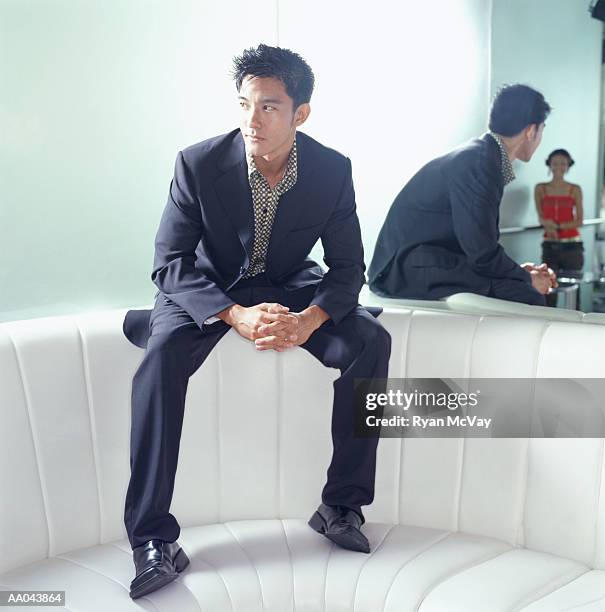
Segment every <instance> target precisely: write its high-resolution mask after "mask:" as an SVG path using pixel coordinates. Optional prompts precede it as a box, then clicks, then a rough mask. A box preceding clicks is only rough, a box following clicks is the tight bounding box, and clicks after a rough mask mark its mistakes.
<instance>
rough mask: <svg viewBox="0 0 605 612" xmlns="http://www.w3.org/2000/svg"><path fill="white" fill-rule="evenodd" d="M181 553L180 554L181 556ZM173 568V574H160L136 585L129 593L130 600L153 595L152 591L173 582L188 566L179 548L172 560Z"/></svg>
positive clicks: (187, 559) (184, 555)
mask: <svg viewBox="0 0 605 612" xmlns="http://www.w3.org/2000/svg"><path fill="white" fill-rule="evenodd" d="M181 553H182V554H181ZM173 563H174V567H175V569H176V573H175V574H161V575H158V574H156V575H154V576H152V577H151V578H149V579H148V580H145V582H143V583H141V584H139V585H137V587H136V588H134V589H132V590H131V591H130V597H131V599H138V598H139V597H143V596H144V595H148V594H149V593H153V591H157V590H158V589H161V588H162V587H163V586H165V585H167V584H169V583H170V582H172V581H173V580H176V579H177V578H178V576H179V574H180V573H181V572H182V571H183V570H184V569H185V568H186V567H187V566H188V565H189V563H190V561H189V558H188V557H187V555H186V554H185V551H184V550H183V549H182V548H180V549H179V552H178V553H176V556H175V557H174V560H173Z"/></svg>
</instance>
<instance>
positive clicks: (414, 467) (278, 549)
mask: <svg viewBox="0 0 605 612" xmlns="http://www.w3.org/2000/svg"><path fill="white" fill-rule="evenodd" d="M125 312H126V311H125V310H122V309H121V310H112V311H106V312H97V313H90V314H86V315H79V316H67V317H52V318H44V319H31V320H26V321H16V322H11V323H5V324H2V325H0V415H1V416H0V423H1V424H2V432H3V434H4V435H3V439H2V444H1V445H0V455H1V460H0V483H1V484H2V503H1V505H0V588H1V589H3V590H9V589H21V590H24V589H27V590H42V589H53V590H65V591H66V601H65V609H68V610H73V611H74V612H75V611H78V612H88V611H103V612H107V611H112V612H113V611H114V610H116V611H121V610H138V609H144V610H150V611H166V612H174V611H178V612H189V611H191V612H199V610H204V612H207V611H208V612H218V611H221V612H222V611H231V612H238V611H243V610H246V611H252V612H254V611H259V612H260V611H265V610H266V611H269V610H270V611H275V612H288V611H291V612H294V611H300V612H303V611H308V612H315V611H322V612H324V611H327V612H329V611H343V610H351V611H353V610H355V611H356V612H366V611H367V612H380V611H381V610H385V611H389V612H403V611H408V610H409V611H420V612H449V611H452V612H454V611H455V612H486V611H487V610H489V611H490V612H500V611H502V612H503V611H510V610H519V611H520V610H523V611H524V612H555V611H559V610H561V611H562V610H570V609H573V610H582V611H584V612H588V611H590V612H596V611H597V610H603V609H604V608H605V491H604V490H603V489H604V488H605V479H603V477H602V476H603V471H604V468H605V464H604V450H605V449H604V443H603V439H602V438H583V439H579V438H575V439H572V438H558V439H556V438H550V439H548V438H533V439H528V438H493V439H487V438H405V439H401V438H384V439H382V440H381V441H380V444H379V446H378V465H377V475H376V494H375V500H374V503H373V504H372V505H371V506H367V507H364V514H365V517H366V524H365V525H364V526H363V528H362V529H363V531H364V532H365V533H366V535H367V536H368V538H369V540H370V544H371V547H372V552H371V553H370V554H369V555H364V554H361V553H354V552H351V551H346V550H343V549H340V548H338V547H335V546H334V545H332V544H331V543H330V542H329V541H328V540H326V539H325V538H323V537H322V536H320V535H319V534H317V533H315V532H314V531H313V530H311V528H310V527H308V526H307V524H306V521H307V520H308V518H309V517H310V515H311V514H312V512H313V511H314V510H315V508H316V507H317V505H318V503H319V501H320V499H319V496H320V491H321V487H322V486H323V484H324V482H325V475H326V469H327V466H328V463H329V459H330V456H331V448H332V447H331V439H330V420H331V401H332V383H333V381H334V379H335V378H336V376H337V374H338V373H337V371H336V370H333V369H329V368H324V367H323V366H322V365H321V364H320V363H319V362H317V361H316V360H315V359H314V358H313V357H312V356H311V355H309V354H308V353H307V352H306V351H304V350H303V349H298V348H297V349H293V350H291V351H287V352H284V353H276V352H272V351H271V352H269V351H268V352H264V353H258V352H256V351H255V350H254V348H253V347H252V345H251V344H250V343H248V342H247V341H245V340H243V339H242V338H240V337H239V336H238V335H237V334H235V333H234V332H229V333H228V334H227V335H226V336H225V337H224V338H223V339H222V340H221V342H220V343H219V344H218V346H217V347H216V348H215V349H214V350H213V351H212V353H211V354H210V356H209V357H208V359H207V361H206V362H205V363H204V364H203V365H202V367H201V368H200V369H199V370H198V371H197V372H196V373H195V374H194V375H193V376H192V378H191V380H190V385H189V389H188V394H187V405H186V412H185V421H184V425H183V434H182V439H181V446H180V456H179V467H178V471H177V479H176V485H175V491H174V497H173V502H172V506H171V512H172V513H173V514H174V515H175V516H176V517H177V518H178V520H179V522H180V524H181V527H182V529H181V535H180V538H179V542H180V543H181V545H182V546H183V547H184V549H185V550H186V552H187V553H188V555H189V557H190V558H191V565H190V566H189V567H188V568H187V569H186V570H185V571H184V572H183V573H182V574H181V575H180V576H179V578H178V579H177V580H176V581H174V582H173V583H171V584H169V585H167V586H166V587H164V588H162V589H160V590H159V591H156V592H154V593H151V594H150V595H148V596H146V597H143V598H141V599H138V600H135V601H132V600H130V598H129V596H128V588H129V584H130V581H131V580H132V578H133V576H134V565H133V563H132V557H131V550H130V545H129V543H128V540H127V538H126V533H125V530H124V525H123V520H122V516H123V508H124V498H125V494H126V487H127V484H128V477H129V434H130V390H131V381H132V377H133V375H134V373H135V371H136V369H137V367H138V365H139V363H140V362H141V359H142V358H143V355H144V352H143V350H142V349H139V348H137V347H135V346H133V345H131V344H130V343H129V342H128V341H127V340H126V338H125V337H124V336H123V334H122V321H123V318H124V315H125ZM379 320H380V321H381V322H382V323H383V325H384V326H385V327H386V328H387V330H388V331H389V332H390V334H391V336H392V339H393V344H392V357H391V362H390V367H389V375H390V376H391V377H394V378H395V377H427V378H430V377H443V378H471V377H474V378H490V377H493V378H500V377H502V378H529V379H532V378H557V377H561V378H562V377H595V378H596V377H599V378H602V377H603V370H604V367H605V366H603V361H602V354H603V346H604V345H605V328H603V327H602V326H598V325H595V326H591V325H586V324H585V323H582V322H579V321H576V322H569V321H553V320H547V319H542V318H540V317H517V316H510V315H508V314H499V315H495V314H491V313H489V312H487V313H483V314H480V313H466V312H465V313H462V312H453V311H450V310H443V309H430V308H428V309H427V308H421V307H414V306H407V307H406V308H401V307H398V308H386V309H385V311H384V312H383V313H382V314H381V315H380V317H379ZM259 381H264V382H263V383H262V384H259ZM567 399H568V400H569V402H573V401H574V399H575V397H574V396H570V397H569V398H567ZM42 609H45V608H42ZM49 609H50V608H49ZM53 609H57V608H53Z"/></svg>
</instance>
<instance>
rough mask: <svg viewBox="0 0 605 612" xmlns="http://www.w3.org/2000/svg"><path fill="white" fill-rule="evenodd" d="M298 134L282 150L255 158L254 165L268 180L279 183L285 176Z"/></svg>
mask: <svg viewBox="0 0 605 612" xmlns="http://www.w3.org/2000/svg"><path fill="white" fill-rule="evenodd" d="M295 136H296V134H294V136H292V138H291V139H290V140H288V142H287V143H285V144H284V146H283V147H281V148H280V150H278V151H275V152H274V153H271V154H270V155H259V156H254V164H255V165H256V169H257V170H258V171H259V172H260V173H261V174H262V175H263V176H264V177H265V178H266V179H267V180H271V179H273V180H275V179H276V178H277V181H276V182H279V179H280V178H281V177H282V176H283V175H284V172H285V171H286V167H287V165H288V157H289V156H290V151H291V150H292V145H293V144H294V138H295Z"/></svg>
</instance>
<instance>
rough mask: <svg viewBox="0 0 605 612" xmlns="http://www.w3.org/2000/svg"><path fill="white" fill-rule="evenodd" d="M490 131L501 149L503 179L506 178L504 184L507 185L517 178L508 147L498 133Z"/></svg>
mask: <svg viewBox="0 0 605 612" xmlns="http://www.w3.org/2000/svg"><path fill="white" fill-rule="evenodd" d="M488 133H489V135H490V136H491V137H492V138H493V139H494V140H495V141H496V144H497V145H498V148H499V149H500V159H501V160H502V179H503V180H504V185H505V186H506V185H508V184H509V183H510V182H511V181H514V180H515V178H516V176H515V171H514V170H513V165H512V163H511V161H510V159H509V157H508V153H507V151H506V147H505V146H504V143H503V142H502V139H501V138H500V136H498V134H494V133H493V132H488Z"/></svg>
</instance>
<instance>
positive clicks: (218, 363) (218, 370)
mask: <svg viewBox="0 0 605 612" xmlns="http://www.w3.org/2000/svg"><path fill="white" fill-rule="evenodd" d="M216 348H217V349H218V350H217V351H216V464H217V474H218V500H217V505H218V508H217V511H218V520H219V523H222V522H223V474H222V468H223V462H222V461H221V452H222V445H221V375H222V372H221V347H220V345H219V346H217V347H216Z"/></svg>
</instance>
